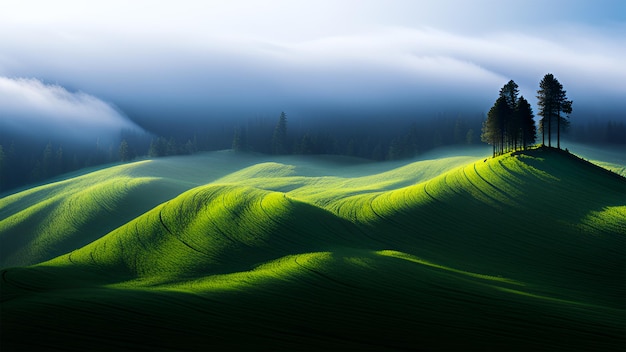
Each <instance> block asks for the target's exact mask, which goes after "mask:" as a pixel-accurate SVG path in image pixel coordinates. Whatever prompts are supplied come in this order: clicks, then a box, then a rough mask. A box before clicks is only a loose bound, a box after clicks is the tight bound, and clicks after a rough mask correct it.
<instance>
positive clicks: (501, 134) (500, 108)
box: [480, 95, 512, 156]
mask: <svg viewBox="0 0 626 352" xmlns="http://www.w3.org/2000/svg"><path fill="white" fill-rule="evenodd" d="M511 115H512V113H511V108H510V107H509V104H508V103H507V100H506V98H505V97H504V96H502V95H501V96H500V97H499V98H498V99H497V100H496V102H495V104H494V105H493V106H492V107H491V109H490V110H489V113H488V114H487V119H486V120H485V121H484V122H483V131H482V134H481V136H480V138H481V140H482V141H483V142H486V143H488V144H491V145H492V146H493V155H494V156H496V155H499V154H502V153H504V151H505V140H506V125H507V119H508V118H509V117H510V116H511Z"/></svg>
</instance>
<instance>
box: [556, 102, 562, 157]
mask: <svg viewBox="0 0 626 352" xmlns="http://www.w3.org/2000/svg"><path fill="white" fill-rule="evenodd" d="M556 147H557V148H559V149H561V110H559V111H558V113H557V118H556Z"/></svg>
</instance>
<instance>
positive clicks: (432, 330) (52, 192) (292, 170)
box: [0, 149, 626, 351]
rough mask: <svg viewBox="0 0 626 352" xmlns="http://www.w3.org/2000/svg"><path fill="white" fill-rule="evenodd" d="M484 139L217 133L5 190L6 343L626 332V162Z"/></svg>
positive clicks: (258, 345) (361, 343)
mask: <svg viewBox="0 0 626 352" xmlns="http://www.w3.org/2000/svg"><path fill="white" fill-rule="evenodd" d="M488 153H489V150H485V149H471V150H465V151H462V152H459V151H455V150H448V151H443V152H439V153H434V154H431V155H427V156H424V157H423V158H421V159H419V160H414V161H412V162H393V163H391V162H389V163H369V162H365V161H363V160H358V159H350V158H341V157H307V158H305V157H300V158H297V157H287V156H285V157H268V156H261V155H254V154H237V153H232V152H217V153H207V154H201V155H195V156H190V157H176V158H165V159H158V160H154V161H141V162H137V163H131V164H125V165H119V166H114V167H110V168H105V169H102V170H99V171H95V172H91V173H88V174H85V175H81V176H77V177H73V178H69V179H66V180H62V181H59V182H56V183H52V184H48V185H43V186H39V187H35V188H32V189H27V190H24V191H22V192H18V193H15V194H12V195H7V196H5V197H4V198H2V199H0V241H1V244H2V246H1V247H0V260H1V262H0V267H3V269H1V281H0V285H1V286H0V288H1V290H2V291H1V292H2V298H1V300H2V303H1V311H0V313H1V318H0V319H1V320H0V323H1V324H0V329H1V330H0V338H1V340H0V341H1V346H0V348H1V349H2V350H14V349H17V350H19V349H23V350H42V349H43V350H45V349H65V350H99V349H100V350H120V349H146V350H154V349H159V350H229V349H231V350H232V349H236V350H267V349H272V350H303V349H304V350H307V349H308V350H381V349H382V350H407V349H409V350H523V351H527V350H593V351H599V350H606V351H613V350H623V349H624V348H626V299H625V297H626V179H624V178H623V177H622V176H619V175H618V174H616V173H613V172H609V171H607V170H606V169H603V168H601V167H598V166H597V165H594V164H591V163H588V162H586V161H584V160H581V159H579V158H578V157H576V156H573V155H571V154H568V153H565V152H562V151H557V150H552V149H535V150H531V151H527V152H517V153H512V154H507V155H504V156H500V157H497V158H488V159H486V156H485V155H488ZM600 156H601V155H600ZM594 162H595V163H597V164H601V163H602V159H601V158H594ZM608 162H610V163H611V164H612V165H619V161H618V162H616V161H615V160H609V161H608ZM614 170H617V171H618V172H619V168H618V169H614ZM33 336H36V338H33Z"/></svg>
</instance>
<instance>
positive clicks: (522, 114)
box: [481, 73, 572, 156]
mask: <svg viewBox="0 0 626 352" xmlns="http://www.w3.org/2000/svg"><path fill="white" fill-rule="evenodd" d="M537 99H538V102H537V105H538V106H539V116H541V117H542V118H541V119H540V120H539V131H541V133H542V145H545V137H546V134H547V136H548V147H551V146H552V128H553V126H554V128H555V129H556V131H557V148H559V149H560V148H561V130H563V129H565V128H567V126H569V120H568V118H569V114H570V113H571V112H572V101H571V100H568V99H567V96H566V91H565V90H563V85H562V84H561V83H559V81H558V80H557V79H556V78H555V77H554V75H552V74H551V73H548V74H546V75H545V76H544V78H543V79H542V80H541V82H540V83H539V90H538V91H537ZM562 114H563V115H562ZM546 132H547V133H546ZM536 138H537V127H536V126H535V120H534V115H533V111H532V107H531V106H530V103H528V100H526V99H525V98H524V96H519V86H518V85H517V84H516V83H515V82H514V81H513V80H510V81H509V82H508V83H507V84H505V85H504V86H503V87H502V88H501V89H500V95H499V96H498V99H497V100H496V102H495V103H494V105H493V106H492V107H491V109H490V110H489V113H488V114H487V119H486V120H485V121H484V122H483V127H482V134H481V140H482V141H483V142H485V143H488V144H491V145H492V146H493V155H494V156H496V155H500V154H503V153H506V152H509V151H512V150H519V149H527V148H528V147H529V146H531V145H533V144H534V143H535V140H536Z"/></svg>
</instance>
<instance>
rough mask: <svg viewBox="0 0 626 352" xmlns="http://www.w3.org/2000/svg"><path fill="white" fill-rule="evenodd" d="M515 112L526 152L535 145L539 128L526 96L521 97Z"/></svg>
mask: <svg viewBox="0 0 626 352" xmlns="http://www.w3.org/2000/svg"><path fill="white" fill-rule="evenodd" d="M515 112H516V115H517V118H518V119H519V122H520V126H521V128H520V131H521V144H522V148H523V149H524V150H526V149H527V148H528V146H529V145H530V144H533V143H535V139H536V138H537V128H536V127H535V119H534V115H533V110H532V107H531V106H530V103H529V102H528V100H526V99H524V96H521V97H520V98H519V100H518V101H517V106H516V108H515Z"/></svg>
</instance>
